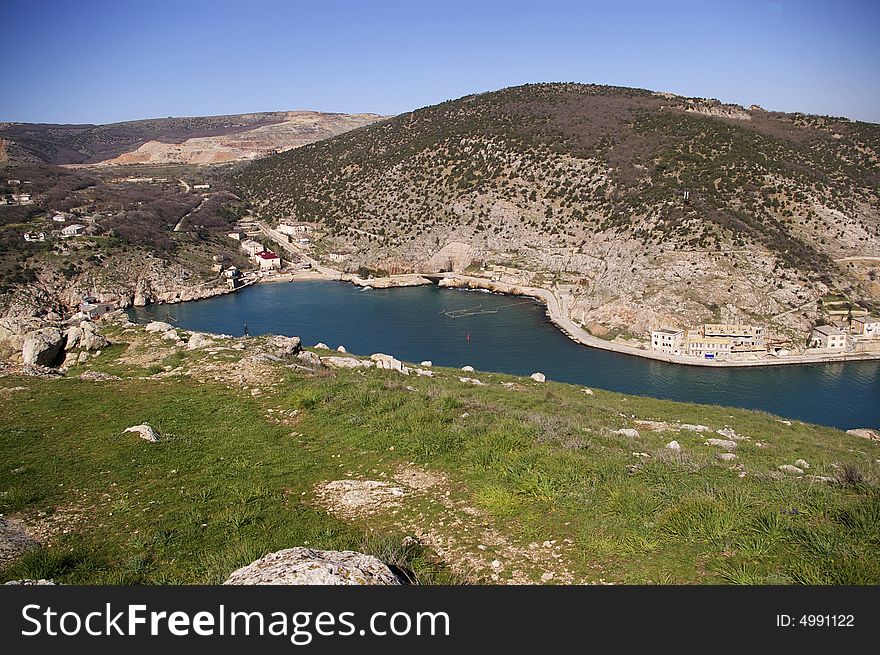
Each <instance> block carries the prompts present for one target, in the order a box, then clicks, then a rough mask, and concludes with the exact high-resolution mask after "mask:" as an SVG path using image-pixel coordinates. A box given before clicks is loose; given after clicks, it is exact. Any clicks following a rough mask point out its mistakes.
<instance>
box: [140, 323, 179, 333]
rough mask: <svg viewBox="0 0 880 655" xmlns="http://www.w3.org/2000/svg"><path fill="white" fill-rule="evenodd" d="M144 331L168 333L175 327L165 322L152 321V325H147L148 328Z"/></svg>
mask: <svg viewBox="0 0 880 655" xmlns="http://www.w3.org/2000/svg"><path fill="white" fill-rule="evenodd" d="M144 329H145V330H146V331H147V332H168V330H173V329H174V326H173V325H170V324H169V323H165V322H163V321H152V322H151V323H147V327H145V328H144Z"/></svg>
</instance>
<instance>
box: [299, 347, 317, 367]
mask: <svg viewBox="0 0 880 655" xmlns="http://www.w3.org/2000/svg"><path fill="white" fill-rule="evenodd" d="M296 358H297V359H298V360H299V361H300V362H302V363H303V364H305V365H306V366H313V367H316V368H317V367H319V366H322V364H321V358H320V357H318V356H317V355H316V354H315V353H313V352H311V351H310V350H303V351H301V352H299V353H297V355H296Z"/></svg>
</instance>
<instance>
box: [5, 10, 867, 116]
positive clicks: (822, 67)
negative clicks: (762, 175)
mask: <svg viewBox="0 0 880 655" xmlns="http://www.w3.org/2000/svg"><path fill="white" fill-rule="evenodd" d="M0 61H2V62H3V71H4V75H3V84H2V85H0V120H13V121H27V122H53V123H81V122H89V123H106V122H112V121H120V120H131V119H137V118H149V117H164V116H195V115H209V114H227V113H243V112H250V111H272V110H285V109H315V110H319V111H340V112H376V113H381V114H395V113H400V112H403V111H408V110H411V109H415V108H418V107H423V106H425V105H430V104H434V103H436V102H440V101H443V100H447V99H450V98H457V97H460V96H462V95H466V94H469V93H474V92H480V91H489V90H494V89H498V88H501V87H505V86H510V85H514V84H522V83H525V82H541V81H577V82H597V83H603V84H615V85H622V86H638V87H643V88H649V89H653V90H659V91H671V92H674V93H680V94H683V95H692V96H702V97H713V98H719V99H721V100H723V101H725V102H736V103H739V104H744V105H749V104H752V103H756V104H759V105H761V106H763V107H765V108H766V109H776V110H782V111H803V112H809V113H817V114H832V115H843V116H849V117H851V118H858V119H861V120H868V121H873V122H880V1H877V0H862V1H855V0H829V1H827V2H815V1H813V0H800V1H796V0H771V1H767V0H736V1H734V0H724V1H713V0H703V1H702V2H695V1H692V2H687V1H679V2H676V1H673V0H654V1H646V2H636V1H634V0H596V1H588V0H582V1H580V2H576V1H569V2H561V1H557V0H540V1H535V0H531V1H530V2H521V1H519V0H507V1H505V2H494V1H493V2H490V1H480V0H469V1H467V2H461V1H459V0H428V1H422V0H408V1H405V2H401V1H397V0H394V1H392V0H387V1H382V0H358V1H350V2H341V1H338V0H308V1H306V2H302V1H300V0H287V1H284V0H235V1H234V2H233V1H228V0H211V1H210V2H209V1H201V0H200V1H197V0H176V1H167V0H112V1H105V0H80V1H76V0H69V1H67V2H61V1H56V2H50V1H47V0H0Z"/></svg>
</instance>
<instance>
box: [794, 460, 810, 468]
mask: <svg viewBox="0 0 880 655" xmlns="http://www.w3.org/2000/svg"><path fill="white" fill-rule="evenodd" d="M794 465H795V466H797V467H798V468H799V469H808V468H810V465H809V464H807V460H805V459H796V460H794Z"/></svg>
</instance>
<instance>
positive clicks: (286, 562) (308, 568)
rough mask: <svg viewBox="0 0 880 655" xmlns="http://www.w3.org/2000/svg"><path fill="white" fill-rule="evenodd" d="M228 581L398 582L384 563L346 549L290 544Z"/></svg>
mask: <svg viewBox="0 0 880 655" xmlns="http://www.w3.org/2000/svg"><path fill="white" fill-rule="evenodd" d="M223 584H227V585H399V584H402V581H401V579H400V578H398V577H397V576H396V575H395V574H394V573H393V572H392V571H391V569H389V568H388V567H387V566H386V565H385V564H383V563H382V562H381V561H379V560H378V559H376V558H375V557H373V556H372V555H364V554H362V553H355V552H352V551H348V550H344V551H337V550H312V549H310V548H287V549H285V550H279V551H278V552H275V553H269V554H268V555H266V556H265V557H262V558H260V559H258V560H256V561H255V562H253V563H251V564H248V565H247V566H244V567H242V568H240V569H238V570H237V571H235V572H233V573H232V575H230V576H229V579H228V580H226V582H224V583H223Z"/></svg>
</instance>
